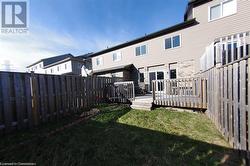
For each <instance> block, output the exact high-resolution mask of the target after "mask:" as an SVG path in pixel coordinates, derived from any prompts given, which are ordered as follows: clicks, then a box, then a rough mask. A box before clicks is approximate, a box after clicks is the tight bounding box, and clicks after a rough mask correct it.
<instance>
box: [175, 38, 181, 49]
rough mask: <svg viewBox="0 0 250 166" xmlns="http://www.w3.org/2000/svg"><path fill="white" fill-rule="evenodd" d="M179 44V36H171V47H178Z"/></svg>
mask: <svg viewBox="0 0 250 166" xmlns="http://www.w3.org/2000/svg"><path fill="white" fill-rule="evenodd" d="M180 44H181V43H180V36H175V37H173V47H179V46H180Z"/></svg>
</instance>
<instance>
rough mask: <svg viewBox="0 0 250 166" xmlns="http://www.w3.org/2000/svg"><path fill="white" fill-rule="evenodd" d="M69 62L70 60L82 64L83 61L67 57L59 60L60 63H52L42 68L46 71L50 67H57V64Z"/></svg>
mask: <svg viewBox="0 0 250 166" xmlns="http://www.w3.org/2000/svg"><path fill="white" fill-rule="evenodd" d="M70 60H71V61H78V62H83V59H81V58H77V57H67V58H65V59H62V60H60V61H56V62H54V63H51V64H49V65H46V66H44V67H43V68H44V69H47V68H49V67H52V66H54V65H58V64H61V63H64V62H67V61H70Z"/></svg>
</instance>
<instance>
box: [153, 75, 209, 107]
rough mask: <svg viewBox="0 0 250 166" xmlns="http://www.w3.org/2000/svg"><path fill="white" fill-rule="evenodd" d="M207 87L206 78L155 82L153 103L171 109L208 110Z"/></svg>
mask: <svg viewBox="0 0 250 166" xmlns="http://www.w3.org/2000/svg"><path fill="white" fill-rule="evenodd" d="M206 86H207V81H206V79H204V78H186V79H172V80H171V79H169V80H154V81H153V82H152V89H153V91H152V92H153V102H154V104H156V105H162V106H169V107H185V108H198V109H206V108H207V94H206Z"/></svg>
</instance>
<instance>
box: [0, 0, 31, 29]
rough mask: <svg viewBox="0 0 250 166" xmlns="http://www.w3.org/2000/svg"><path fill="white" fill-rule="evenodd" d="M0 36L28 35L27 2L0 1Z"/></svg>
mask: <svg viewBox="0 0 250 166" xmlns="http://www.w3.org/2000/svg"><path fill="white" fill-rule="evenodd" d="M0 2H1V6H0V8H1V9H0V10H1V11H0V14H1V34H27V33H28V21H29V20H28V7H29V6H28V4H29V3H28V0H20V1H18V0H0Z"/></svg>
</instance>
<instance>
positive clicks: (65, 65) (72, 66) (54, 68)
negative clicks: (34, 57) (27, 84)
mask: <svg viewBox="0 0 250 166" xmlns="http://www.w3.org/2000/svg"><path fill="white" fill-rule="evenodd" d="M88 55H90V54H86V55H82V56H78V57H74V56H73V55H71V54H65V55H60V56H55V57H51V58H46V59H41V60H39V61H37V62H35V63H33V64H31V65H29V66H27V68H28V72H34V73H40V74H52V75H65V74H68V75H87V74H89V73H82V68H87V69H89V68H91V64H90V62H89V60H87V57H88ZM85 65H86V67H85ZM83 72H85V71H84V70H83Z"/></svg>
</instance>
